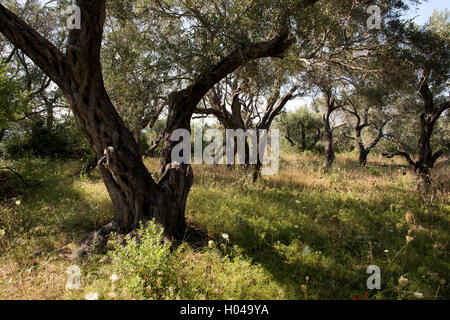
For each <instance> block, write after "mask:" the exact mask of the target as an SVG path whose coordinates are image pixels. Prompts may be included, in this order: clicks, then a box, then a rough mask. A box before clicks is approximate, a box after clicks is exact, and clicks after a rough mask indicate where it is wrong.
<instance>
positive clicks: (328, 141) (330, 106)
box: [323, 89, 342, 169]
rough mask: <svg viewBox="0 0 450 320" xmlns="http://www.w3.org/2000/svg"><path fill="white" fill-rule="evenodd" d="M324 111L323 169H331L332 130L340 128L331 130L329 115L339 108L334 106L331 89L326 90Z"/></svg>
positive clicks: (333, 155)
mask: <svg viewBox="0 0 450 320" xmlns="http://www.w3.org/2000/svg"><path fill="white" fill-rule="evenodd" d="M326 99H327V100H326V108H327V109H326V111H325V113H324V115H323V128H324V140H325V161H324V163H323V167H324V168H325V169H328V168H331V167H332V166H333V163H334V158H335V154H334V142H333V133H334V130H336V129H337V128H339V127H341V126H342V125H339V126H336V127H334V128H332V126H331V114H332V113H333V112H334V111H336V110H337V109H339V108H340V106H338V105H337V104H336V100H335V98H334V96H333V94H332V92H331V89H328V90H326Z"/></svg>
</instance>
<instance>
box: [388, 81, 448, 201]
mask: <svg viewBox="0 0 450 320" xmlns="http://www.w3.org/2000/svg"><path fill="white" fill-rule="evenodd" d="M419 95H420V97H421V98H422V100H423V102H424V111H423V112H422V114H421V115H420V137H419V144H418V146H417V155H418V158H417V161H414V160H413V159H412V157H411V156H410V155H409V154H408V153H407V152H404V151H400V152H395V153H393V154H389V155H386V156H387V157H388V158H392V157H394V156H402V157H404V158H405V159H406V160H407V161H408V163H409V165H410V166H411V167H413V168H414V170H415V171H416V173H417V176H418V179H419V183H418V185H417V187H418V190H419V191H422V192H425V193H428V192H429V191H430V190H431V177H430V171H431V169H433V167H434V164H435V163H436V161H437V159H439V157H440V156H441V155H442V154H443V150H439V151H437V152H435V153H433V151H432V147H431V137H432V135H433V130H434V126H435V124H436V121H437V120H438V119H439V117H440V116H441V114H442V113H443V112H444V111H445V110H447V109H449V108H450V99H448V100H447V101H445V102H443V103H441V104H440V105H436V104H435V103H434V98H433V95H432V93H431V91H430V89H429V87H428V76H427V75H424V76H423V77H422V79H421V82H420V86H419Z"/></svg>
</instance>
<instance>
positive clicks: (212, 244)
mask: <svg viewBox="0 0 450 320" xmlns="http://www.w3.org/2000/svg"><path fill="white" fill-rule="evenodd" d="M208 247H209V248H212V247H214V241H212V240H209V242H208Z"/></svg>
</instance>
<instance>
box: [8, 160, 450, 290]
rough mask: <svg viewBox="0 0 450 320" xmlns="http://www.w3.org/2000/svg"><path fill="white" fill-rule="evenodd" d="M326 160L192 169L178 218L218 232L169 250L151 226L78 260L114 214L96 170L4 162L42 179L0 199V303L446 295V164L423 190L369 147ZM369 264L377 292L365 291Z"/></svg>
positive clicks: (72, 165) (448, 263)
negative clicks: (88, 237)
mask: <svg viewBox="0 0 450 320" xmlns="http://www.w3.org/2000/svg"><path fill="white" fill-rule="evenodd" d="M321 160H322V159H321V158H320V157H317V156H311V155H307V154H305V155H288V156H284V157H283V161H282V163H281V170H280V173H279V174H278V175H275V176H271V177H266V178H265V179H264V181H262V182H260V183H258V184H250V183H248V182H247V181H246V179H245V178H244V175H243V174H242V172H239V171H233V170H227V168H226V167H224V166H196V167H194V172H195V175H196V177H195V182H194V186H193V188H192V191H191V193H190V196H189V200H188V204H187V212H186V214H187V217H188V219H189V221H190V222H191V223H193V224H194V225H196V226H197V227H200V228H201V229H203V230H205V231H207V232H208V233H209V234H210V235H211V236H212V238H214V239H215V240H214V241H212V242H210V243H206V244H205V246H204V248H202V249H193V248H191V247H190V246H189V245H188V244H183V245H182V246H180V247H179V248H178V249H177V250H176V251H175V252H171V251H170V250H169V248H168V247H167V246H164V245H161V244H160V243H159V240H158V231H157V229H156V228H155V227H152V226H151V227H150V228H149V229H146V230H141V233H142V238H141V239H144V240H142V241H141V242H140V243H135V242H133V241H132V240H131V241H128V243H129V244H128V245H127V246H125V247H124V246H122V245H118V244H117V243H114V241H112V242H111V243H110V245H109V246H108V253H106V254H96V255H93V256H90V257H89V258H85V259H82V260H72V259H71V253H72V250H73V249H74V248H75V247H76V243H77V242H78V241H80V240H81V238H82V237H83V236H84V235H85V234H86V233H87V232H89V231H92V230H95V229H98V228H99V227H101V226H103V225H104V224H106V223H108V222H109V221H110V220H111V218H112V216H113V207H112V205H111V202H110V200H109V198H108V194H107V192H106V189H105V187H104V186H103V184H102V182H101V180H99V179H98V176H97V178H95V177H94V179H83V178H80V177H78V176H76V175H74V172H76V171H77V169H78V167H79V164H78V163H76V162H54V161H50V160H28V161H22V162H20V163H9V164H8V165H10V166H13V167H14V168H15V169H17V170H18V171H19V172H20V173H21V174H22V175H23V176H24V177H25V178H26V179H30V180H39V181H40V182H41V184H40V186H38V187H33V188H29V189H27V190H25V192H24V193H23V194H22V195H21V196H20V197H18V198H15V199H11V200H7V201H3V202H2V203H1V205H0V288H2V290H0V298H1V299H85V298H92V299H96V298H99V299H353V298H354V297H355V296H356V295H358V296H360V297H362V296H364V295H365V293H366V292H369V299H418V298H423V299H449V298H450V287H449V283H448V280H449V266H450V261H449V259H448V251H447V248H448V244H449V239H450V237H449V232H448V230H449V212H450V201H449V200H450V196H449V186H448V181H449V175H450V172H449V171H450V170H449V166H448V163H441V164H440V165H438V167H437V168H436V170H435V179H434V181H435V182H436V183H437V189H436V191H435V192H433V193H432V194H431V195H428V196H425V195H423V194H419V193H418V192H416V191H415V185H416V181H415V177H414V174H413V173H412V172H410V171H409V170H408V169H405V168H404V167H403V166H401V162H397V161H394V162H392V161H391V160H385V159H382V158H378V157H376V156H373V157H372V158H371V159H370V160H369V167H368V168H359V167H358V165H357V157H356V156H355V155H338V158H337V161H336V164H335V168H333V169H331V170H329V171H324V170H323V169H322V168H321V163H322V161H321ZM148 166H149V167H150V168H152V169H155V168H156V161H155V160H149V161H148ZM113 239H116V238H113ZM144 245H145V246H144ZM143 246H144V247H143ZM369 265H377V266H379V267H380V269H381V290H373V291H370V290H368V289H367V286H366V281H367V279H368V277H369V276H370V274H367V272H366V271H367V267H368V266H369ZM74 266H76V267H74ZM69 267H71V268H69ZM74 270H75V271H74ZM78 271H79V272H80V274H79V275H80V278H79V279H80V282H79V289H76V288H77V284H78V282H77V281H78V280H77V279H78V274H77V272H78ZM399 279H402V280H401V281H400V282H399ZM74 284H75V285H74ZM74 288H75V289H74Z"/></svg>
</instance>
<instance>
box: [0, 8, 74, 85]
mask: <svg viewBox="0 0 450 320" xmlns="http://www.w3.org/2000/svg"><path fill="white" fill-rule="evenodd" d="M0 32H1V33H2V34H3V35H4V36H5V37H6V38H7V39H8V40H9V41H10V42H11V43H12V44H14V45H15V46H16V47H17V48H19V49H20V50H21V51H22V52H24V53H25V54H26V55H27V56H28V57H30V59H31V60H33V61H34V63H36V65H37V66H38V67H39V68H41V69H42V70H43V71H44V72H45V73H46V74H47V75H48V76H49V77H50V78H51V79H52V80H53V81H54V82H55V83H56V84H57V85H58V86H60V87H63V86H64V80H63V77H64V65H65V58H64V55H63V54H62V52H60V51H59V50H58V48H56V47H55V46H54V45H53V44H51V43H50V42H49V41H48V40H47V39H45V38H44V37H42V36H41V35H40V34H39V33H37V32H36V31H35V30H34V29H33V28H31V27H30V26H29V25H28V24H26V23H25V22H24V21H22V20H21V19H20V18H18V17H17V16H16V15H15V14H14V13H12V12H11V11H9V10H8V9H6V8H5V7H4V6H3V5H2V4H0Z"/></svg>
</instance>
